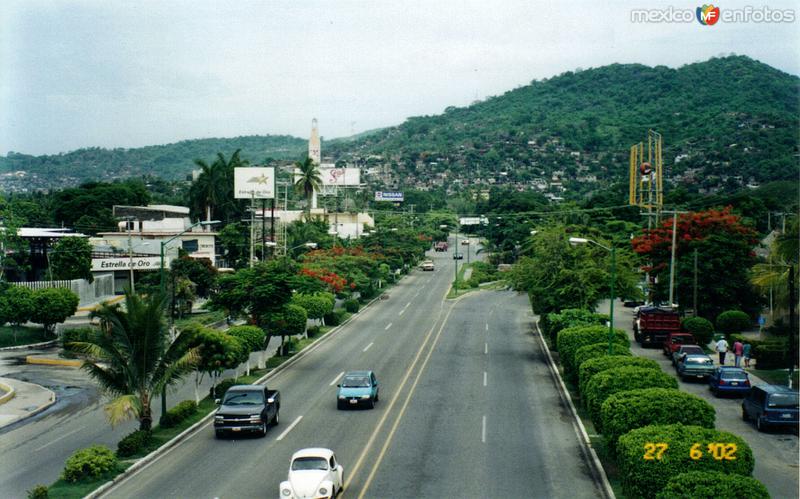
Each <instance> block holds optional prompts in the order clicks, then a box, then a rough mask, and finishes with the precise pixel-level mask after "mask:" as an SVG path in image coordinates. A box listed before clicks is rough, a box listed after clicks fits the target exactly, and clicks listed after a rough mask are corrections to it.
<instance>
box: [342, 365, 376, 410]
mask: <svg viewBox="0 0 800 499" xmlns="http://www.w3.org/2000/svg"><path fill="white" fill-rule="evenodd" d="M338 386H339V392H338V394H337V396H336V407H337V408H338V409H344V408H345V407H358V406H359V405H362V404H364V405H366V406H367V407H369V408H370V409H372V408H373V407H375V402H377V401H378V379H377V378H376V377H375V373H374V372H372V371H350V372H348V373H345V375H344V377H343V378H342V382H341V383H340V384H339V385H338Z"/></svg>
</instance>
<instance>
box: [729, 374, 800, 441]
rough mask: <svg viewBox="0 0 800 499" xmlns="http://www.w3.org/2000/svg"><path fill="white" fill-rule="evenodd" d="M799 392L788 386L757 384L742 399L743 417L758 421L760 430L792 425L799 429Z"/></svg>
mask: <svg viewBox="0 0 800 499" xmlns="http://www.w3.org/2000/svg"><path fill="white" fill-rule="evenodd" d="M797 402H798V400H797V392H796V391H794V390H792V389H791V388H788V387H786V386H778V385H756V386H754V387H752V389H751V390H750V393H748V394H747V396H746V397H745V398H744V400H742V419H744V420H745V421H749V420H753V421H755V422H756V428H757V429H758V431H764V430H765V429H767V428H769V427H774V426H790V427H793V428H794V430H795V431H797V425H798V406H797Z"/></svg>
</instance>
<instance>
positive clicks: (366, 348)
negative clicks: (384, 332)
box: [362, 341, 375, 352]
mask: <svg viewBox="0 0 800 499" xmlns="http://www.w3.org/2000/svg"><path fill="white" fill-rule="evenodd" d="M373 343H375V342H374V341H373V342H372V343H370V344H369V345H367V346H365V347H364V350H362V352H366V351H367V350H369V347H371V346H372V344H373Z"/></svg>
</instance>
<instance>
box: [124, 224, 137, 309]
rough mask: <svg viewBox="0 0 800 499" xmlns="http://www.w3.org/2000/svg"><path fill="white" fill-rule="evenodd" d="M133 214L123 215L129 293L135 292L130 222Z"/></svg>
mask: <svg viewBox="0 0 800 499" xmlns="http://www.w3.org/2000/svg"><path fill="white" fill-rule="evenodd" d="M132 221H133V216H131V215H128V216H127V217H125V228H126V229H128V268H129V269H130V272H131V294H134V293H136V286H135V285H134V283H133V240H132V239H131V222H132Z"/></svg>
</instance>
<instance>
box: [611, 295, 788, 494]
mask: <svg viewBox="0 0 800 499" xmlns="http://www.w3.org/2000/svg"><path fill="white" fill-rule="evenodd" d="M620 305H621V304H620V303H619V302H617V303H615V305H614V316H615V317H614V327H618V328H621V329H624V330H626V331H628V335H629V336H630V339H631V351H632V352H633V353H634V355H639V356H642V357H648V358H651V359H654V360H656V361H658V363H659V364H661V367H662V368H663V369H664V371H666V372H667V373H669V374H671V375H673V376H675V377H676V378H677V375H675V369H674V368H673V367H672V363H671V362H670V361H669V360H668V359H667V357H665V356H664V355H663V354H662V353H661V350H660V349H655V348H642V347H640V346H639V344H638V343H636V342H635V341H634V340H633V330H632V327H631V326H632V322H633V321H632V318H633V309H630V308H624V307H622V306H620ZM599 311H601V312H608V302H607V301H606V302H605V303H604V304H603V305H601V307H599ZM728 357H729V358H730V357H732V356H730V355H729V356H728ZM717 360H718V359H716V358H715V360H714V363H715V364H716V363H717ZM729 362H730V361H729ZM728 365H731V364H728ZM678 384H679V385H680V389H681V390H683V391H685V392H688V393H692V394H694V395H697V396H699V397H701V398H703V399H705V400H706V401H708V402H709V403H710V404H711V405H712V406H714V408H715V409H716V412H717V421H716V423H717V424H716V426H717V429H720V430H725V431H729V432H731V433H733V434H735V435H739V436H740V437H742V438H743V439H744V440H745V441H746V442H747V443H748V444H750V447H751V448H752V449H753V455H754V456H755V458H756V466H755V469H754V470H753V476H754V477H755V478H757V479H758V480H760V481H761V482H762V483H763V484H764V485H766V487H767V489H768V490H769V493H770V495H771V496H772V497H775V498H787V499H788V498H797V497H798V490H799V489H798V487H800V480H799V478H800V476H799V475H798V470H799V469H800V467H799V466H798V465H799V464H800V458H798V452H800V447H798V438H797V435H794V434H791V433H786V432H778V431H771V432H769V433H761V432H759V431H757V430H756V429H755V427H754V426H753V424H752V423H747V422H745V421H742V417H741V414H742V405H741V404H742V400H741V398H731V397H724V398H716V397H714V395H713V394H712V393H711V392H710V390H709V389H708V384H707V383H705V382H694V381H690V382H685V381H681V380H680V379H678Z"/></svg>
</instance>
